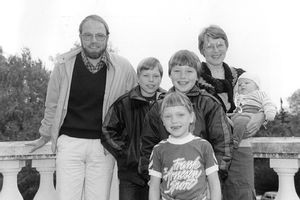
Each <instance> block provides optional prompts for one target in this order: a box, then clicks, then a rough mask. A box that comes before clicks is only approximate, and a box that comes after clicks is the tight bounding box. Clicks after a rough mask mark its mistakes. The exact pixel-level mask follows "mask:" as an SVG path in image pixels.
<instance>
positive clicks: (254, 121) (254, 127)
mask: <svg viewBox="0 0 300 200" xmlns="http://www.w3.org/2000/svg"><path fill="white" fill-rule="evenodd" d="M243 114H244V113H243ZM245 115H248V116H249V117H250V118H251V119H250V121H249V123H248V124H247V132H248V137H252V136H254V135H255V134H256V133H257V132H258V131H259V129H260V127H261V125H262V124H263V123H264V121H265V114H264V113H262V112H259V113H255V114H250V113H247V114H245Z"/></svg>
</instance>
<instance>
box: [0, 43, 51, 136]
mask: <svg viewBox="0 0 300 200" xmlns="http://www.w3.org/2000/svg"><path fill="white" fill-rule="evenodd" d="M49 75H50V72H49V71H47V70H46V69H45V67H44V66H43V63H42V61H41V60H37V61H35V60H32V57H31V53H30V50H29V49H28V48H24V49H22V53H21V56H18V55H14V56H10V57H9V58H8V59H6V58H5V57H3V56H2V57H1V58H0V105H1V107H0V141H13V140H33V139H35V138H37V137H38V136H39V134H38V127H39V126H40V121H41V119H42V117H43V111H44V102H45V98H46V90H47V83H48V80H49Z"/></svg>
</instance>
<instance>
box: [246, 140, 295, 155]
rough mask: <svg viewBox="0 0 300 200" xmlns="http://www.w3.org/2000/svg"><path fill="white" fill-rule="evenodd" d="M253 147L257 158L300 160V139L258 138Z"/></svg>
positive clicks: (252, 144) (253, 141) (252, 143)
mask: <svg viewBox="0 0 300 200" xmlns="http://www.w3.org/2000/svg"><path fill="white" fill-rule="evenodd" d="M251 146H252V151H253V154H254V156H255V157H257V158H274V159H277V158H278V159H285V158H289V159H300V137H257V138H252V140H251Z"/></svg>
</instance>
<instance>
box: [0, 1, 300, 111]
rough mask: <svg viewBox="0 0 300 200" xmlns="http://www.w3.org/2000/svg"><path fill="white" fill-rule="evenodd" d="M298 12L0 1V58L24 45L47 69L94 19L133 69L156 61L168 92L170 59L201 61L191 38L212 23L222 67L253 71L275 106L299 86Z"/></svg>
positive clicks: (286, 5) (229, 4) (291, 6)
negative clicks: (220, 42)
mask: <svg viewBox="0 0 300 200" xmlns="http://www.w3.org/2000/svg"><path fill="white" fill-rule="evenodd" d="M299 7H300V2H299V0H226V1H224V0H82V1H81V0H80V1H79V0H72V1H71V0H26V1H25V0H9V1H5V2H2V3H1V12H0V24H1V31H0V46H1V47H2V49H3V52H4V55H6V56H9V55H15V54H20V52H21V49H22V48H24V47H28V48H29V49H30V50H31V53H32V55H33V58H34V59H38V58H39V59H41V60H42V61H43V63H45V66H46V68H47V69H49V70H52V69H53V63H52V62H51V60H50V59H49V58H50V57H55V56H56V55H57V54H61V53H64V52H66V51H68V50H69V49H71V48H72V47H73V46H74V44H75V43H79V37H78V26H79V24H80V22H81V20H82V19H83V18H84V17H86V16H87V15H90V14H97V15H100V16H101V17H103V18H104V19H105V20H106V21H107V23H108V25H109V28H110V32H111V34H110V38H109V42H110V43H111V45H112V47H113V48H114V49H116V50H117V52H118V54H120V55H122V56H124V57H126V58H127V59H128V60H129V61H130V62H131V63H132V65H133V66H134V68H136V66H137V64H138V63H139V61H141V60H142V59H143V58H145V57H150V56H152V57H156V58H158V59H159V60H160V62H161V63H162V65H163V68H164V77H163V81H162V85H161V86H162V87H163V88H164V89H168V88H170V87H171V85H172V84H171V81H170V79H169V77H168V72H167V71H168V60H169V58H170V57H171V56H172V54H173V53H175V52H176V51H178V50H180V49H188V50H191V51H193V52H195V53H196V54H197V55H198V56H199V58H200V60H201V61H205V59H204V57H203V56H202V55H200V53H199V50H198V47H197V46H198V39H197V37H198V34H199V33H200V32H201V30H202V29H203V28H204V27H207V26H209V25H211V24H215V25H218V26H220V27H222V28H223V29H224V31H225V32H226V34H227V36H228V40H229V48H228V51H227V56H226V58H225V62H226V63H228V64H229V65H230V66H234V67H238V68H243V69H245V70H246V71H251V72H254V73H257V74H258V75H259V77H260V79H261V84H262V89H263V90H265V91H266V92H267V93H268V94H269V95H270V97H271V99H272V100H273V101H274V102H275V103H276V105H277V106H278V107H279V106H280V98H282V99H283V102H284V105H285V106H286V105H287V97H289V96H291V95H292V93H293V92H294V91H296V90H297V89H300V81H299V80H298V79H300V76H299V72H300V69H299V68H300V65H299V60H298V59H300V55H299V54H300V38H299V36H300V23H299V19H300V12H298V10H299ZM297 80H298V81H297Z"/></svg>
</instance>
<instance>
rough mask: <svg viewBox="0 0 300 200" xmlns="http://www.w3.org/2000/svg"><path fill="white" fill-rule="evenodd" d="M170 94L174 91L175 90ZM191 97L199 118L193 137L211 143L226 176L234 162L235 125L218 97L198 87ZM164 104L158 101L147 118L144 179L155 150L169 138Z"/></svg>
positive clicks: (143, 142)
mask: <svg viewBox="0 0 300 200" xmlns="http://www.w3.org/2000/svg"><path fill="white" fill-rule="evenodd" d="M170 91H174V88H172V89H171V90H170ZM187 96H188V97H189V99H190V100H191V102H192V104H193V107H194V111H195V115H196V123H195V129H194V132H193V134H194V135H196V136H200V137H202V138H204V139H206V140H208V141H209V142H210V143H211V145H212V147H213V149H214V152H215V155H216V158H217V160H218V163H219V168H220V172H221V173H222V175H223V174H224V175H225V176H226V174H227V170H228V167H229V165H230V162H231V154H232V146H233V141H232V133H231V126H230V125H229V122H228V119H227V117H226V114H225V112H224V110H223V108H222V106H221V104H220V103H219V101H218V100H217V99H216V98H214V97H213V96H212V95H210V94H208V93H207V92H206V91H205V90H201V89H199V87H197V86H196V85H195V86H194V87H193V88H192V89H191V91H189V92H188V93H187ZM161 103H162V100H159V101H157V102H156V103H155V104H154V105H153V106H152V108H151V110H150V111H149V112H148V113H147V115H146V117H145V123H144V128H143V131H142V137H141V158H140V163H139V172H140V173H141V174H142V175H143V177H144V178H148V177H147V174H148V165H149V158H150V155H151V152H152V149H153V147H154V146H155V145H156V144H158V143H159V142H160V141H161V140H163V139H166V138H168V136H169V133H168V132H167V131H166V129H165V127H164V126H163V123H162V120H161V118H160V114H159V113H160V107H161Z"/></svg>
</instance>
